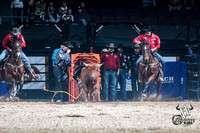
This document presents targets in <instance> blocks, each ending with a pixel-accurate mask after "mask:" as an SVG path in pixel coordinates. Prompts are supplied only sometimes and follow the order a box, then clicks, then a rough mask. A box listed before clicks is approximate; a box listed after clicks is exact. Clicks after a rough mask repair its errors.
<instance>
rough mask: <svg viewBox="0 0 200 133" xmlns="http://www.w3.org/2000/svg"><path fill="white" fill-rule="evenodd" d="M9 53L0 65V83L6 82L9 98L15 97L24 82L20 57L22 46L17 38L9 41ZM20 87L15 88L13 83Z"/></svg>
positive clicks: (23, 69)
mask: <svg viewBox="0 0 200 133" xmlns="http://www.w3.org/2000/svg"><path fill="white" fill-rule="evenodd" d="M11 49H12V51H11V53H10V54H9V55H8V56H7V57H6V58H5V59H4V61H3V64H2V65H1V66H0V83H1V82H2V81H5V82H6V83H8V87H7V91H8V94H9V96H10V98H12V97H15V96H16V94H17V93H18V91H19V90H21V89H22V87H23V84H24V71H25V67H24V63H23V62H22V59H21V54H22V47H21V43H20V42H19V41H18V40H14V41H13V42H12V43H11ZM18 84H19V85H20V87H17V88H15V85H18Z"/></svg>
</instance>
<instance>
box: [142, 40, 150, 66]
mask: <svg viewBox="0 0 200 133" xmlns="http://www.w3.org/2000/svg"><path fill="white" fill-rule="evenodd" d="M142 55H143V61H144V63H148V62H149V60H150V57H151V49H150V46H149V43H148V42H145V41H142Z"/></svg>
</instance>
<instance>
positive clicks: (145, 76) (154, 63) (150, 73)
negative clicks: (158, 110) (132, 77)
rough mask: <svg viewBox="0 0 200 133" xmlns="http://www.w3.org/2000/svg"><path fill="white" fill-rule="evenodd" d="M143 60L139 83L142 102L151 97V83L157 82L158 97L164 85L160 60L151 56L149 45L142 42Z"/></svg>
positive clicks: (140, 66)
mask: <svg viewBox="0 0 200 133" xmlns="http://www.w3.org/2000/svg"><path fill="white" fill-rule="evenodd" d="M142 55H143V59H142V60H141V62H140V64H139V77H138V78H139V82H140V83H141V85H142V89H143V91H142V95H141V99H140V100H141V101H144V100H145V99H146V98H147V97H148V96H149V86H150V83H151V82H157V97H158V96H159V92H160V87H161V85H162V83H161V81H160V80H159V77H160V76H162V77H163V72H162V65H161V63H160V62H159V60H158V58H157V57H155V56H153V55H152V54H151V49H150V46H149V43H146V42H142Z"/></svg>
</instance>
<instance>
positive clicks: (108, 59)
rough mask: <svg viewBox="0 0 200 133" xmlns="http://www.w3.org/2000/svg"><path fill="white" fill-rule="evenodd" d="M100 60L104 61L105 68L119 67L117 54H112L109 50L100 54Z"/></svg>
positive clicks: (113, 68) (115, 68)
mask: <svg viewBox="0 0 200 133" xmlns="http://www.w3.org/2000/svg"><path fill="white" fill-rule="evenodd" d="M100 58H101V61H102V62H104V65H103V68H104V69H107V70H117V69H120V61H119V56H118V55H117V54H115V53H113V54H112V55H111V54H110V52H107V53H103V54H102V55H101V57H100Z"/></svg>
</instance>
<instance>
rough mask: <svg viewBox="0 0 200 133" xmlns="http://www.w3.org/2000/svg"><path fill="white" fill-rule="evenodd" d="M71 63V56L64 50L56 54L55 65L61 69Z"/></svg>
mask: <svg viewBox="0 0 200 133" xmlns="http://www.w3.org/2000/svg"><path fill="white" fill-rule="evenodd" d="M69 63H70V55H69V53H67V51H65V50H64V49H62V48H61V49H60V50H59V51H58V52H57V54H56V59H55V63H54V65H58V66H60V67H62V66H64V67H65V66H67V65H68V64H69Z"/></svg>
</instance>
